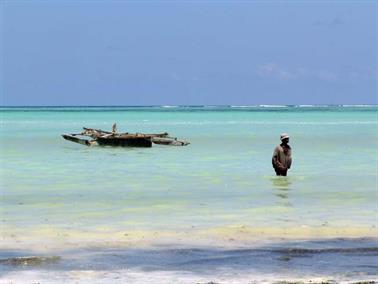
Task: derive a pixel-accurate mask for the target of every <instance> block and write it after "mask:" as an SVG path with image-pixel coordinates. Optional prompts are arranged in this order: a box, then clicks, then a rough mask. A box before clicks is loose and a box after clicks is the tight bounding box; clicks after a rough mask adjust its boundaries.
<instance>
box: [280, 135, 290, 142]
mask: <svg viewBox="0 0 378 284" xmlns="http://www.w3.org/2000/svg"><path fill="white" fill-rule="evenodd" d="M280 138H281V141H282V143H284V144H287V143H289V138H290V137H289V134H287V133H282V134H281V137H280Z"/></svg>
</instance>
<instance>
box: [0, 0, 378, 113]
mask: <svg viewBox="0 0 378 284" xmlns="http://www.w3.org/2000/svg"><path fill="white" fill-rule="evenodd" d="M377 23H378V2H377V1H221V0H218V1H216V0H213V1H143V0H142V1H111V0H110V1H94V0H93V1H89V0H88V1H84V0H81V1H63V0H61V1H57V0H51V1H42V0H39V1H38V0H34V1H33V0H31V1H18V0H2V1H0V32H1V34H0V36H1V37H0V55H1V58H0V60H1V61H0V95H1V102H0V104H1V105H2V106H59V105H62V106H75V105H81V106H83V105H114V106H117V105H118V106H120V105H122V106H127V105H132V106H137V105H256V104H278V105H281V104H285V105H288V104H378V94H377V93H378V88H377V81H378V71H377V50H378V44H377V42H378V36H377V31H378V24H377Z"/></svg>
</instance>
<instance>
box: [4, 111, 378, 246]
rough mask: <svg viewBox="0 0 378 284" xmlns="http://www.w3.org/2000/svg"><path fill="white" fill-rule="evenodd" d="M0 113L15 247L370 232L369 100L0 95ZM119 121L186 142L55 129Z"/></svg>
mask: <svg viewBox="0 0 378 284" xmlns="http://www.w3.org/2000/svg"><path fill="white" fill-rule="evenodd" d="M0 114H1V148H0V161H1V165H2V166H1V176H0V177H1V184H0V192H1V199H0V208H1V209H0V210H1V212H0V213H1V224H2V227H3V228H4V229H3V230H2V238H3V240H5V241H6V243H7V245H8V246H9V247H13V246H14V247H18V246H22V244H23V243H25V246H27V243H28V242H29V241H33V240H35V241H36V242H38V240H40V239H41V238H43V239H44V240H46V241H49V240H50V241H51V242H52V243H54V242H56V243H55V244H56V245H57V246H59V245H60V244H62V243H66V245H67V243H70V242H74V243H75V242H76V245H77V242H78V241H80V242H81V243H83V245H87V244H91V243H92V242H94V241H98V240H102V241H103V240H106V239H108V240H109V239H111V240H112V241H117V240H120V241H121V240H124V239H123V237H124V236H125V235H131V236H135V238H134V239H133V240H135V239H138V238H139V237H138V236H143V238H146V239H148V238H149V236H150V237H151V239H153V235H154V234H155V235H157V236H158V237H157V238H158V239H160V240H164V241H165V242H167V243H169V242H170V240H171V239H174V240H175V241H177V240H178V239H180V240H181V241H182V242H183V243H186V242H192V241H193V238H192V236H197V235H198V236H199V237H198V238H200V236H204V235H205V236H206V238H209V239H211V238H212V237H220V238H222V236H224V237H225V238H229V237H230V236H234V235H235V240H236V245H238V244H240V243H238V242H237V241H238V240H246V239H251V240H252V239H253V240H256V239H261V238H264V239H269V238H276V237H288V238H311V237H314V238H317V237H321V238H327V237H371V236H374V235H375V234H376V233H377V227H376V226H377V216H378V208H377V206H378V205H377V200H378V189H377V167H378V116H377V115H378V107H376V106H370V107H369V106H365V107H362V106H361V107H280V108H277V107H202V108H200V107H172V108H168V107H60V108H58V107H55V108H48V107H45V108H4V107H3V108H1V109H0ZM114 122H117V124H118V130H119V131H128V132H150V133H151V132H164V131H167V132H169V133H170V134H171V135H173V136H177V137H179V138H182V139H185V140H188V141H190V142H191V144H190V145H189V146H186V147H169V146H159V145H154V146H153V147H152V148H147V149H143V148H112V147H90V148H89V147H85V146H82V145H79V144H74V143H71V142H68V141H66V140H64V139H62V137H61V136H60V135H61V134H63V133H74V132H80V131H81V127H82V126H86V127H92V128H101V129H104V130H109V129H110V128H111V125H112V124H113V123H114ZM282 132H288V133H289V134H290V136H291V143H290V144H291V146H292V148H293V166H292V169H291V170H290V172H289V176H288V177H287V178H277V177H275V176H274V171H273V169H272V166H271V155H272V152H273V149H274V147H275V146H276V145H277V144H278V143H279V135H280V133H282ZM141 232H143V233H141ZM184 233H186V234H187V233H189V235H185V234H184ZM138 234H139V235H138ZM237 234H239V235H240V238H239V237H238V236H236V235H237ZM68 245H69V244H68ZM232 245H233V244H232Z"/></svg>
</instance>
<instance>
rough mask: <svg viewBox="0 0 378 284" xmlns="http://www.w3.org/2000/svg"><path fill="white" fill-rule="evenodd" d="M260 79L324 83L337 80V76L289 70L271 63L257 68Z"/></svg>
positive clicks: (333, 73) (318, 71)
mask: <svg viewBox="0 0 378 284" xmlns="http://www.w3.org/2000/svg"><path fill="white" fill-rule="evenodd" d="M257 74H258V75H259V76H260V77H265V78H275V79H279V80H299V79H311V78H312V79H314V78H315V79H319V80H323V81H335V80H337V77H338V76H337V74H336V73H335V72H332V71H330V70H326V69H320V70H308V69H306V68H304V67H297V68H287V67H282V66H281V65H279V64H278V63H275V62H269V63H266V64H263V65H260V66H258V67H257Z"/></svg>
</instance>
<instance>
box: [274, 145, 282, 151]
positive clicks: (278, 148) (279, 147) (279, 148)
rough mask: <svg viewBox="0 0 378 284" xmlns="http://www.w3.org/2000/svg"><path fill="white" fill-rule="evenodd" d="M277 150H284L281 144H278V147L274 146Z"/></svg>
mask: <svg viewBox="0 0 378 284" xmlns="http://www.w3.org/2000/svg"><path fill="white" fill-rule="evenodd" d="M274 150H275V151H283V148H282V146H281V145H277V146H276V148H274Z"/></svg>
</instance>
